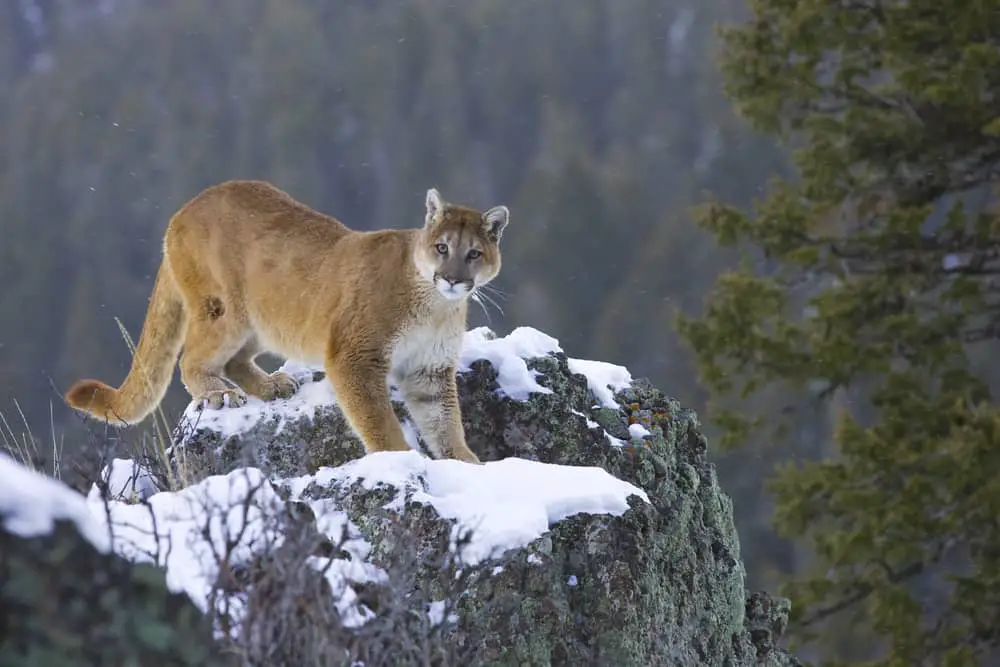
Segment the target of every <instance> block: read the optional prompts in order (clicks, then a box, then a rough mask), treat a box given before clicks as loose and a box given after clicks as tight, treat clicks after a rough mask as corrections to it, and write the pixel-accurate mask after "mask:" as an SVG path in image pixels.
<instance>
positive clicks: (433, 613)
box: [427, 600, 458, 626]
mask: <svg viewBox="0 0 1000 667" xmlns="http://www.w3.org/2000/svg"><path fill="white" fill-rule="evenodd" d="M445 604H446V602H445V600H435V601H434V602H431V603H430V604H429V605H427V617H428V618H430V619H431V625H433V626H438V625H441V624H442V623H444V621H445V616H444V610H445ZM457 621H458V614H455V613H454V612H452V613H450V614H448V622H449V623H455V622H457Z"/></svg>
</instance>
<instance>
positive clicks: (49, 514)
mask: <svg viewBox="0 0 1000 667" xmlns="http://www.w3.org/2000/svg"><path fill="white" fill-rule="evenodd" d="M285 370H287V371H289V372H292V373H293V374H295V375H296V376H297V377H299V379H300V380H301V381H302V389H301V390H300V391H299V393H298V394H296V395H295V396H294V397H292V398H290V399H288V400H283V401H275V402H271V403H262V402H259V401H254V400H251V402H250V403H249V404H248V405H247V406H245V407H241V408H230V409H226V410H222V411H218V412H196V411H194V410H189V411H188V412H187V413H186V414H185V416H184V418H183V419H182V421H181V423H180V424H179V426H178V431H177V439H176V443H175V445H174V447H173V448H172V451H171V452H170V458H171V461H172V462H173V465H174V467H175V470H174V471H173V474H172V475H164V474H162V473H163V471H159V473H160V474H157V475H152V474H150V473H149V472H148V471H146V470H144V469H143V468H142V466H140V465H137V464H135V463H134V462H132V461H129V460H123V459H115V460H113V461H111V462H109V464H108V465H107V466H106V467H105V468H104V471H103V473H102V478H103V481H102V484H100V485H95V487H94V488H93V489H92V490H91V492H90V494H89V495H88V496H87V497H86V498H83V497H81V496H78V495H77V494H75V493H74V492H72V491H70V490H69V489H66V488H65V487H63V486H61V485H60V484H58V483H56V482H54V481H51V480H45V479H44V478H41V477H38V476H30V477H26V475H32V473H27V471H24V469H23V468H20V467H18V466H16V464H14V463H13V462H10V461H9V460H4V459H2V458H0V473H2V474H3V481H4V482H7V481H8V479H9V480H12V483H11V484H8V485H5V484H0V522H2V526H3V531H0V539H3V540H6V541H8V542H10V541H11V540H14V541H18V540H20V542H18V543H19V544H22V545H23V544H24V543H26V542H25V540H36V541H37V540H49V542H44V544H49V543H50V542H51V539H53V538H52V536H53V535H55V534H56V532H59V531H62V533H65V532H66V531H67V530H68V531H69V532H70V533H72V534H75V535H76V536H77V537H76V540H77V542H78V543H79V544H81V545H83V547H85V548H86V549H88V550H89V552H91V553H92V554H94V555H95V556H94V557H98V556H99V557H101V558H104V559H105V561H103V562H102V563H100V564H95V563H94V562H93V561H92V560H90V561H87V563H88V565H87V567H90V568H91V570H92V571H93V572H95V575H94V577H93V579H94V580H95V581H104V582H108V579H107V577H104V575H103V574H101V573H102V572H104V571H110V570H114V568H119V569H121V568H123V567H124V568H126V569H127V568H130V567H134V568H143V567H145V568H150V566H156V567H157V568H161V569H162V571H163V573H162V574H161V573H160V572H161V570H154V571H156V572H157V575H156V582H157V583H156V586H158V587H159V588H156V587H155V586H154V587H153V589H154V592H152V593H149V595H151V596H152V599H159V598H157V597H156V596H163V595H168V596H171V595H172V596H174V597H173V598H170V599H177V598H180V599H183V600H185V604H187V606H186V607H183V608H184V609H185V610H186V611H185V614H188V616H185V617H184V618H186V619H189V618H190V614H196V615H198V614H205V615H207V616H209V617H211V618H212V619H213V630H214V635H215V637H216V639H217V640H221V641H229V640H236V641H237V643H239V645H240V651H242V652H243V653H244V654H252V655H255V656H258V658H259V659H263V660H264V661H265V662H266V663H267V664H276V665H277V664H296V665H298V664H316V660H317V655H322V656H323V660H324V661H326V662H324V664H345V665H352V664H355V665H357V664H364V665H365V667H375V666H376V665H382V664H385V665H408V664H418V663H419V662H420V661H419V660H417V659H416V658H415V657H414V658H412V659H411V658H410V657H407V656H417V655H422V656H423V655H431V654H433V655H435V656H437V658H438V659H439V661H441V662H442V664H496V665H507V664H530V665H563V664H566V665H569V664H572V665H589V664H609V665H611V664H613V665H621V666H623V667H629V666H632V665H636V666H638V665H653V664H670V665H678V666H681V667H683V666H686V665H692V666H694V665H699V666H700V665H732V666H733V667H738V666H741V665H759V664H766V665H774V666H775V667H779V666H782V665H795V664H797V663H796V662H795V660H794V658H793V657H792V656H790V655H788V654H787V653H785V652H784V651H782V650H781V649H780V648H777V647H776V641H777V639H778V637H779V636H780V633H781V631H782V630H783V628H784V625H785V623H786V621H787V615H788V605H787V602H786V601H784V600H777V599H772V598H770V597H769V596H767V595H766V594H762V593H754V594H752V595H749V596H748V592H747V590H746V588H745V583H744V570H743V566H742V563H741V561H740V554H739V544H738V541H737V537H736V531H735V528H734V525H733V519H732V507H731V503H730V501H729V499H728V497H726V495H725V494H724V493H723V492H722V490H721V489H720V488H719V486H718V484H717V481H716V476H715V470H714V468H713V466H712V464H711V463H710V462H709V461H708V459H707V445H706V441H705V438H704V437H703V436H702V435H701V433H700V427H699V424H698V421H697V418H696V417H695V416H694V414H693V413H692V412H691V411H689V410H685V409H683V408H681V407H680V406H679V405H678V404H677V403H676V402H675V401H673V400H671V399H669V398H667V397H665V396H664V395H663V394H662V393H660V392H659V391H657V390H656V389H655V388H653V387H651V386H650V385H649V384H648V383H646V382H644V381H639V380H634V379H633V378H632V377H631V375H630V374H629V372H628V371H627V370H626V369H625V368H622V367H621V366H616V365H613V364H607V363H603V362H597V361H589V360H580V359H571V358H567V357H566V355H565V354H563V352H562V351H561V350H560V348H559V344H558V342H557V341H555V340H554V339H552V338H551V337H549V336H546V335H545V334H543V333H541V332H538V331H536V330H534V329H530V328H520V329H516V330H515V331H514V332H512V333H511V334H510V335H508V336H505V337H501V338H498V337H495V336H494V335H493V334H492V332H489V331H488V330H486V329H476V330H473V331H470V332H468V334H467V335H466V338H465V345H464V349H463V354H462V371H461V373H460V374H459V392H460V398H461V403H462V414H463V422H464V425H465V430H466V434H467V440H468V442H469V445H470V447H471V448H472V449H473V450H474V451H476V452H477V454H478V455H479V456H480V458H481V459H482V460H483V461H484V462H485V465H483V466H474V465H469V464H465V463H461V462H458V461H453V460H431V459H429V458H427V457H426V456H424V455H423V454H421V453H420V449H421V447H422V444H421V441H420V438H419V434H418V433H417V432H416V430H415V429H414V428H413V427H412V425H411V424H410V423H409V420H408V419H407V415H406V412H405V409H404V408H403V406H402V405H401V404H398V405H397V406H396V408H397V411H398V414H399V415H400V417H401V419H402V420H403V423H404V427H405V430H406V432H407V434H408V439H409V441H410V444H411V446H412V447H413V449H414V451H411V452H384V453H379V454H372V455H367V456H366V455H364V450H363V448H362V447H361V445H360V442H359V441H358V439H357V438H356V437H355V436H354V434H353V433H351V431H350V429H349V428H348V427H347V425H346V423H345V421H344V419H343V416H342V415H341V413H340V411H339V409H338V408H337V405H336V396H335V395H334V394H333V392H332V389H331V387H330V385H329V383H327V382H326V381H325V380H324V379H323V375H322V372H321V371H319V370H317V369H312V368H306V367H303V366H300V365H297V364H294V363H291V362H289V363H286V364H285ZM178 477H180V478H181V479H184V480H186V484H187V485H186V486H185V488H181V489H177V490H175V491H168V490H163V491H160V490H158V489H157V488H156V484H155V483H154V479H170V478H178ZM40 496H44V497H40ZM53 525H56V526H57V528H56V531H55V532H53ZM81 536H82V537H81ZM59 539H65V535H62V536H61V537H60V538H59ZM38 544H43V543H42V542H38ZM35 548H36V549H37V547H35ZM102 550H103V551H105V552H108V553H106V554H102V553H101V551H102ZM112 552H113V553H112ZM0 553H3V552H0ZM115 555H117V556H118V558H116V557H115ZM0 558H3V556H0ZM109 563H110V564H109ZM133 564H135V565H133ZM69 569H71V570H73V568H69ZM150 569H151V568H150ZM0 571H2V568H0ZM74 571H75V570H74ZM115 571H117V570H115ZM48 576H55V578H56V579H59V575H58V574H56V575H52V574H51V573H50V574H49V575H48ZM76 576H77V575H75V574H74V575H73V577H71V578H70V581H76V579H75V578H74V577H76ZM108 585H110V587H111V589H113V590H117V588H116V586H117V585H118V584H117V582H115V581H111V582H110V584H108ZM2 590H3V587H2V586H0V591H2ZM0 594H2V593H0ZM188 600H190V601H191V602H193V604H190V602H188ZM0 602H6V601H5V600H0ZM175 606H176V605H175ZM28 616H29V617H31V614H28ZM32 618H34V617H32ZM38 618H43V617H42V616H39V617H38ZM140 618H142V616H141V615H140ZM32 622H33V621H32ZM40 622H41V621H40ZM187 622H188V621H185V623H187ZM181 625H182V626H183V627H188V626H187V625H184V623H181ZM164 632H166V631H164ZM167 634H169V633H167ZM153 636H156V637H158V636H161V635H155V633H154V635H153ZM171 636H172V635H171ZM199 636H202V635H199ZM413 638H421V639H420V641H425V642H426V641H433V642H436V644H434V647H433V648H431V647H429V646H428V645H427V644H426V643H425V644H422V645H419V646H418V645H417V644H414V642H413ZM428 638H430V639H428ZM108 641H109V642H110V641H112V640H108ZM418 644H419V642H418ZM199 647H201V648H204V645H203V644H198V643H197V642H194V643H192V645H191V647H186V648H185V649H183V650H188V651H195V650H200V649H199ZM407 647H409V648H407ZM178 650H181V649H178ZM407 651H409V653H408V652H407ZM115 655H117V654H115ZM251 662H253V661H252V660H251ZM26 664H27V663H26ZM66 664H70V663H66ZM107 664H111V663H107ZM157 664H159V663H157ZM164 664H166V663H164ZM171 664H174V663H171ZM177 664H188V663H183V662H181V663H177ZM206 664H208V663H206ZM253 664H257V663H253ZM420 664H422V663H420Z"/></svg>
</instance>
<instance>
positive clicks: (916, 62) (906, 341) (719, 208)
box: [679, 0, 1000, 667]
mask: <svg viewBox="0 0 1000 667" xmlns="http://www.w3.org/2000/svg"><path fill="white" fill-rule="evenodd" d="M750 6H751V10H752V18H751V19H750V21H749V22H748V23H746V24H744V25H741V26H737V27H732V28H729V29H727V30H725V31H724V42H725V54H724V58H723V69H724V73H725V76H726V80H727V91H728V93H729V94H730V95H731V97H732V99H733V100H734V101H735V103H736V105H737V108H738V109H739V111H740V112H741V113H742V114H743V115H744V116H745V117H746V118H747V119H749V120H750V121H751V123H752V124H753V125H754V126H756V127H757V128H758V129H760V130H763V131H766V132H768V133H771V134H773V135H775V136H778V137H780V138H782V139H783V140H785V141H786V142H787V143H788V144H789V145H790V146H792V147H793V148H794V149H795V151H794V161H795V165H796V167H797V170H798V176H797V178H796V179H795V180H790V181H780V182H779V181H776V182H774V183H773V185H772V187H771V188H770V190H769V192H768V193H767V194H766V196H765V197H764V198H763V199H762V200H761V201H759V202H758V203H757V205H756V206H755V210H754V211H753V214H752V215H751V214H748V213H746V212H743V211H741V210H738V209H736V208H735V207H732V206H728V205H725V204H723V203H719V202H712V203H709V204H707V205H705V206H704V207H702V208H701V209H700V210H699V220H700V223H701V224H702V225H703V226H704V227H705V228H706V229H708V230H710V231H712V232H713V233H714V234H715V235H716V236H717V238H718V240H719V241H720V242H721V243H722V244H724V245H730V246H736V247H738V248H740V249H741V250H743V251H744V253H745V254H744V256H745V261H744V264H743V266H742V267H741V268H740V269H739V270H736V271H733V272H731V273H727V274H724V275H722V276H721V277H720V278H719V279H718V281H717V283H716V286H715V288H714V291H713V293H712V295H711V297H710V298H709V299H708V302H707V305H706V308H705V311H704V314H703V316H702V317H700V318H697V319H693V318H685V317H680V318H679V326H680V331H681V333H682V335H683V336H684V338H685V339H686V341H687V342H688V344H689V345H690V346H691V347H692V349H693V350H694V351H695V353H696V356H697V359H698V363H699V368H700V373H701V377H702V379H703V381H704V382H705V384H706V386H707V387H709V388H710V389H711V391H712V392H713V396H714V398H715V402H716V405H719V406H722V405H728V406H730V407H731V406H732V405H733V401H734V397H735V400H743V399H746V398H748V397H751V396H753V395H755V394H759V393H760V392H761V391H764V390H765V389H766V388H767V387H770V386H774V385H782V386H785V387H787V388H789V389H792V390H794V391H796V392H798V393H799V394H800V395H801V396H802V397H808V398H809V399H810V400H808V401H806V400H798V401H796V403H795V404H794V405H792V407H797V408H803V407H808V406H809V403H813V404H815V403H820V404H823V403H826V404H829V403H831V402H837V403H838V405H839V414H838V419H837V424H836V427H835V429H834V441H835V445H836V451H835V453H834V454H833V455H832V456H828V457H826V458H824V459H822V460H814V461H811V462H805V463H800V464H791V463H790V464H788V465H786V466H783V467H782V468H780V470H779V471H778V472H777V474H776V476H775V478H774V479H773V481H772V484H771V489H772V491H773V493H774V495H775V499H776V505H777V508H776V514H775V519H776V524H777V526H778V528H779V529H780V530H781V531H782V532H783V533H784V534H786V535H788V536H791V537H795V538H798V539H800V540H802V541H804V542H805V543H807V544H808V545H809V546H810V547H811V549H812V550H813V552H814V554H815V557H816V561H817V562H816V568H815V573H814V575H813V576H802V577H799V578H797V580H796V581H795V582H794V583H793V584H792V585H790V588H789V590H790V593H791V595H792V597H793V602H794V605H795V610H796V612H795V616H796V623H797V626H798V628H799V629H800V632H802V633H803V636H805V637H808V636H809V633H808V630H809V629H810V628H815V627H816V626H817V624H818V623H819V622H820V621H823V620H824V619H829V618H831V617H836V620H837V622H838V623H850V624H851V626H852V627H853V632H854V635H855V636H856V637H861V636H862V633H863V632H870V633H871V634H872V635H874V637H875V638H876V639H877V640H880V641H879V643H878V644H877V646H878V648H879V650H878V651H877V652H876V656H877V658H878V659H877V660H875V661H874V662H871V663H866V664H877V665H887V666H888V665H893V666H897V665H898V666H900V667H903V666H907V667H909V666H911V665H954V666H959V665H980V664H983V665H985V664H996V662H990V660H991V659H992V660H996V659H997V655H996V653H995V651H996V649H997V644H998V642H1000V475H998V472H1000V410H998V408H997V404H996V400H995V396H996V387H997V384H996V381H997V379H998V376H997V372H996V365H995V362H993V361H992V359H993V358H995V355H996V353H997V352H998V351H1000V346H998V340H1000V223H998V216H997V212H996V209H995V208H994V207H993V204H994V201H995V194H996V192H995V186H996V184H997V182H998V180H1000V115H998V114H1000V0H955V1H954V2H936V1H935V2H932V1H931V0H858V1H851V2H838V3H831V2H824V1H821V0H795V1H794V2H793V1H792V0H753V1H752V2H751V3H750ZM977 361H978V362H980V363H977ZM991 384H992V388H991ZM991 389H992V390H991ZM790 405H791V404H790ZM785 412H787V411H785V410H783V406H782V405H779V404H773V405H771V406H770V408H769V411H768V415H767V417H766V420H765V421H761V419H760V418H759V417H757V418H754V417H752V416H748V415H746V414H738V413H736V412H734V411H731V410H721V409H720V410H719V411H718V413H717V415H716V418H717V423H718V424H720V425H721V426H723V427H724V428H725V430H726V436H727V441H728V442H730V443H737V442H740V441H742V440H745V439H746V437H747V435H748V433H749V432H750V431H749V429H750V428H751V427H755V426H765V425H766V426H772V425H775V424H777V426H778V428H777V429H776V430H777V432H778V433H779V434H782V433H785V432H787V428H785V429H782V428H781V427H782V426H786V427H787V421H786V423H784V424H781V423H779V422H780V418H781V417H782V415H783V414H784V413H785ZM806 574H807V575H808V574H809V573H806ZM840 655H841V656H843V657H855V658H858V657H860V655H859V653H858V652H852V651H841V652H840ZM827 664H834V663H833V662H832V661H831V662H828V663H827Z"/></svg>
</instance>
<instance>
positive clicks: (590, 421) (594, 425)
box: [570, 409, 600, 428]
mask: <svg viewBox="0 0 1000 667" xmlns="http://www.w3.org/2000/svg"><path fill="white" fill-rule="evenodd" d="M570 412H572V413H573V414H574V415H579V416H580V417H583V418H584V419H586V420H587V428H598V427H600V424H598V423H597V422H595V421H594V420H593V419H591V418H590V417H588V416H587V415H585V414H583V413H582V412H580V411H579V410H573V409H571V410H570Z"/></svg>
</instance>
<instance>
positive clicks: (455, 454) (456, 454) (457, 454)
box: [451, 445, 483, 465]
mask: <svg viewBox="0 0 1000 667" xmlns="http://www.w3.org/2000/svg"><path fill="white" fill-rule="evenodd" d="M451 458H453V459H457V460H459V461H465V462H466V463H475V464H476V465H483V462H482V461H480V460H479V457H478V456H476V453H475V452H474V451H472V450H471V449H469V447H468V445H462V446H460V447H453V448H452V450H451Z"/></svg>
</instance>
